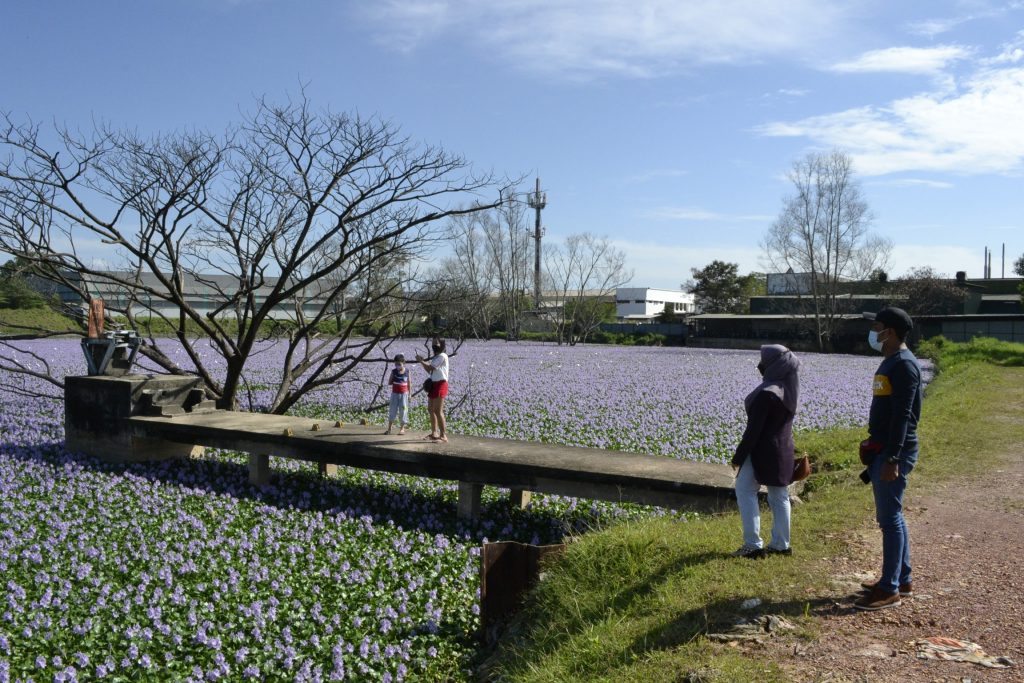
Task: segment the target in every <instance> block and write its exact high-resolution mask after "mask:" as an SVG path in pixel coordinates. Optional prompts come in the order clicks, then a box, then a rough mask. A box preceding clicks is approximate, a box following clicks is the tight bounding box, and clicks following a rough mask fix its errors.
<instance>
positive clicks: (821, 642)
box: [766, 444, 1024, 683]
mask: <svg viewBox="0 0 1024 683" xmlns="http://www.w3.org/2000/svg"><path fill="white" fill-rule="evenodd" d="M1014 450H1015V452H1013V453H1008V454H1007V456H1006V458H1005V459H1003V460H1002V462H1001V464H1000V465H999V466H997V467H995V468H993V470H992V471H991V472H988V473H986V474H985V475H984V476H983V477H982V478H981V479H980V480H977V481H974V482H973V483H972V485H970V486H957V485H956V484H955V483H949V484H946V485H937V486H933V487H930V488H928V489H927V490H918V491H914V481H913V477H912V478H911V484H910V488H909V489H908V501H907V503H908V507H907V524H908V526H909V528H910V538H911V555H912V561H913V564H914V591H915V597H914V598H912V599H908V600H904V601H903V605H902V606H901V607H897V608H894V609H888V610H882V611H879V612H872V613H864V612H859V611H857V610H854V609H852V608H851V603H852V597H851V596H852V595H853V592H854V591H855V590H856V589H857V588H858V587H859V586H858V584H859V582H860V581H861V580H863V579H865V578H874V576H875V574H874V572H876V571H877V567H878V565H880V563H881V533H880V532H879V531H878V529H877V527H874V526H865V527H863V528H861V529H860V530H858V531H856V532H852V533H851V539H850V543H849V547H848V552H847V554H846V556H845V557H837V558H833V560H832V561H831V564H832V566H831V573H832V575H833V576H834V577H835V582H834V584H833V590H832V592H831V594H830V595H828V596H825V599H824V600H821V601H819V602H818V607H817V608H816V609H814V610H812V613H815V614H816V616H817V617H818V618H819V619H820V627H821V630H820V635H819V637H818V639H817V640H815V641H814V642H811V643H806V642H803V641H796V640H794V639H791V638H785V639H783V638H779V639H773V640H772V641H770V642H769V644H768V645H767V646H766V647H767V654H768V656H769V657H770V658H771V659H773V660H775V661H776V662H777V663H778V664H779V665H780V666H782V667H783V668H784V669H785V670H786V671H787V672H789V674H790V675H791V677H792V679H793V680H794V681H835V682H841V681H842V682H868V681H870V682H871V683H874V682H876V681H878V682H886V681H899V682H900V683H906V682H914V681H928V682H933V681H955V682H957V683H962V682H964V681H970V682H971V683H978V682H980V681H986V682H988V681H1024V444H1021V446H1020V447H1019V448H1015V449H1014ZM798 514H799V513H798ZM931 636H946V637H950V638H956V639H959V640H969V641H971V642H974V643H977V644H978V645H980V646H981V647H982V649H983V650H984V651H985V652H986V653H987V654H989V655H992V656H1006V657H1009V658H1010V659H1012V660H1013V661H1014V662H1015V664H1016V665H1015V666H1014V667H1012V668H1009V669H990V668H985V667H982V666H980V665H977V664H970V663H962V662H948V661H935V660H926V659H919V658H918V657H917V656H916V648H915V647H914V645H913V644H912V643H913V641H915V640H918V639H922V638H926V637H931Z"/></svg>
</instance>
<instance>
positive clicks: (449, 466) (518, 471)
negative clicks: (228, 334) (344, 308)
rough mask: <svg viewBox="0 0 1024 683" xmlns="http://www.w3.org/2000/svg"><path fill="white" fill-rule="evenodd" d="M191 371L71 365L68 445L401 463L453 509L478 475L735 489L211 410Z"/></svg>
mask: <svg viewBox="0 0 1024 683" xmlns="http://www.w3.org/2000/svg"><path fill="white" fill-rule="evenodd" d="M202 393H203V392H202V389H201V388H200V384H199V380H198V379H196V378H193V377H168V376H148V377H147V376H125V377H104V376H97V377H69V378H67V381H66V388H65V401H66V406H65V408H66V418H65V422H66V425H65V426H66V433H67V444H68V448H70V449H73V450H79V451H83V452H86V453H89V454H91V455H95V456H97V457H99V458H103V459H107V460H119V461H136V460H151V459H157V458H166V457H185V456H190V455H192V456H195V455H198V454H200V453H201V452H202V447H214V448H223V449H229V450H233V451H240V452H244V453H248V454H249V479H250V481H251V482H253V483H254V484H257V485H262V484H265V483H266V482H267V480H268V478H269V473H270V470H269V456H271V455H274V456H277V457H284V458H293V459H297V460H306V461H312V462H316V463H318V464H319V466H320V471H321V472H322V473H326V474H329V473H331V472H332V470H334V469H335V468H336V467H338V466H347V467H358V468H364V469H371V470H379V471H384V472H395V473H399V474H410V475H415V476H421V477H431V478H434V479H445V480H451V481H457V482H458V483H459V503H458V514H459V516H460V517H462V518H471V517H474V516H476V515H477V514H478V513H479V510H480V495H481V490H482V488H483V486H485V485H491V486H498V487H502V488H508V489H511V502H512V503H513V504H514V505H520V506H523V505H526V503H527V502H528V501H529V496H530V492H531V491H537V492H542V493H553V494H560V495H566V496H577V497H581V498H593V499H599V500H610V501H615V502H620V501H629V502H634V503H643V504H650V505H659V506H664V507H669V508H675V509H680V508H682V509H686V508H693V507H700V508H708V507H717V506H719V505H720V504H723V503H726V502H728V501H731V500H732V499H733V476H732V471H731V469H730V468H729V467H728V466H727V465H721V464H713V463H697V462H691V461H686V460H676V459H673V458H667V457H663V456H654V455H644V454H638V453H624V452H621V451H607V450H603V449H597V448H577V447H572V446H560V445H555V444H546V443H534V442H523V441H511V440H507V439H492V438H483V437H473V436H460V435H451V434H450V435H449V439H450V440H449V442H448V443H432V442H427V441H423V440H422V439H421V438H420V436H421V435H420V434H406V435H403V436H398V435H395V434H391V435H383V434H382V433H381V428H380V427H371V426H363V425H348V424H346V425H342V426H336V424H335V423H333V422H329V421H324V420H313V419H309V418H302V417H291V416H282V415H267V414H259V413H245V412H232V411H223V410H214V409H213V407H212V406H211V405H210V404H209V403H208V402H206V401H204V400H203V397H202Z"/></svg>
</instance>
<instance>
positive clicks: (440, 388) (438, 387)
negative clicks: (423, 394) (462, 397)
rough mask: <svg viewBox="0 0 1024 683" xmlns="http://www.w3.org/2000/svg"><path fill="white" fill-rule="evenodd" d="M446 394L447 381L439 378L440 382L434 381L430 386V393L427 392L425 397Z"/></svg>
mask: <svg viewBox="0 0 1024 683" xmlns="http://www.w3.org/2000/svg"><path fill="white" fill-rule="evenodd" d="M447 395H448V382H446V381H444V380H441V381H440V382H434V384H433V385H432V386H431V387H430V393H429V394H427V398H441V397H442V396H447Z"/></svg>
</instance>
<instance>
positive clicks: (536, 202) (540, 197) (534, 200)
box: [526, 178, 548, 312]
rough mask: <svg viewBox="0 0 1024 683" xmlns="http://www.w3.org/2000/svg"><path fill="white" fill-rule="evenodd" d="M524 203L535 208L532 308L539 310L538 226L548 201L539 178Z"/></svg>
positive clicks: (541, 233)
mask: <svg viewBox="0 0 1024 683" xmlns="http://www.w3.org/2000/svg"><path fill="white" fill-rule="evenodd" d="M526 203H527V204H529V205H530V208H531V209H534V210H536V212H537V220H536V222H535V223H534V226H533V240H534V244H535V247H534V252H533V308H534V310H535V311H538V312H539V311H540V238H541V236H542V235H543V230H542V229H541V227H540V211H541V209H543V208H544V207H545V206H547V203H548V193H547V192H541V191H540V178H537V190H536V191H535V192H533V193H531V194H529V195H527V197H526Z"/></svg>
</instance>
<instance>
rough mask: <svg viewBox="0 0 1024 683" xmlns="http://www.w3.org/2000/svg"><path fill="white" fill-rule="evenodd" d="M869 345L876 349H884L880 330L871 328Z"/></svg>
mask: <svg viewBox="0 0 1024 683" xmlns="http://www.w3.org/2000/svg"><path fill="white" fill-rule="evenodd" d="M868 346H870V347H871V348H873V349H874V350H875V351H881V350H882V342H880V341H879V340H878V332H875V331H874V330H871V331H870V332H868Z"/></svg>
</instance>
